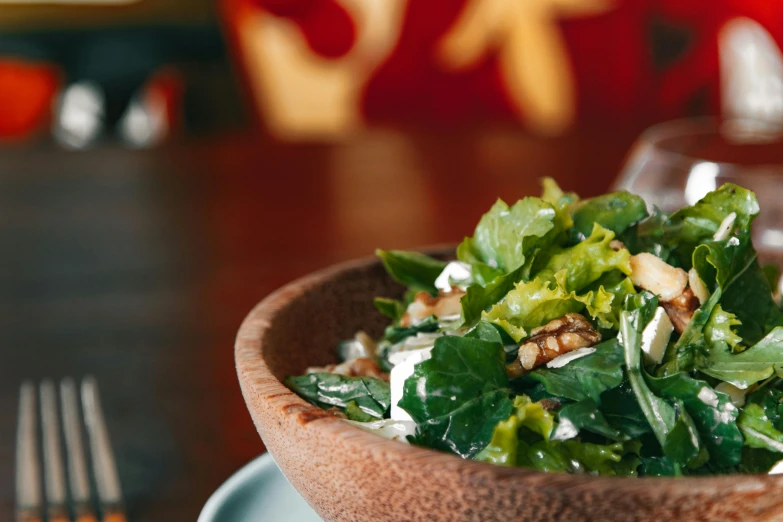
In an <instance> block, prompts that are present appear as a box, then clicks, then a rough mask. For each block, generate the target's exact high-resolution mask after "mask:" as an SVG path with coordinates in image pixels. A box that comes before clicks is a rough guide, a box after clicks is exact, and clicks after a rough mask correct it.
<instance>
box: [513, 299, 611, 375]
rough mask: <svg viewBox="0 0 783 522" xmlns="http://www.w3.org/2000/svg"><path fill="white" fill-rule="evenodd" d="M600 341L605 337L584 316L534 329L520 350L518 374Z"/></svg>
mask: <svg viewBox="0 0 783 522" xmlns="http://www.w3.org/2000/svg"><path fill="white" fill-rule="evenodd" d="M600 340H601V334H599V333H598V332H597V331H596V330H595V328H593V325H591V324H590V322H589V321H588V320H587V319H585V317H584V316H583V315H581V314H575V313H571V314H565V315H564V316H563V317H561V318H560V319H555V320H554V321H550V322H549V323H547V324H546V325H544V326H539V327H538V328H534V329H533V330H531V332H530V337H528V339H527V340H526V341H525V342H524V344H522V345H521V346H520V347H519V354H518V355H517V361H515V362H518V363H519V364H518V365H516V369H517V371H518V370H519V366H521V369H522V370H524V371H529V370H532V369H533V368H535V367H537V366H541V365H542V364H546V363H548V362H549V361H551V360H552V359H554V358H555V357H558V356H560V355H563V354H566V353H568V352H572V351H574V350H576V349H577V348H586V347H588V346H593V345H595V344H597V343H598V342H599V341H600ZM509 366H511V365H509ZM507 370H511V369H510V368H507Z"/></svg>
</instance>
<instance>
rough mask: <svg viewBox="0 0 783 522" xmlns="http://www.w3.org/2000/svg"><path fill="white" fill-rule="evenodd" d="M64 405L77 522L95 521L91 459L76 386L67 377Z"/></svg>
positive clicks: (62, 393)
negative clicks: (85, 450)
mask: <svg viewBox="0 0 783 522" xmlns="http://www.w3.org/2000/svg"><path fill="white" fill-rule="evenodd" d="M60 402H61V407H62V413H63V432H64V433H65V448H66V452H65V453H66V455H67V458H68V482H69V484H70V487H71V500H72V501H73V508H74V515H75V518H76V520H77V522H86V521H90V520H95V511H94V510H93V508H92V506H91V504H90V482H89V478H88V477H89V475H88V471H87V456H86V454H85V452H84V444H83V443H82V440H83V439H82V429H81V417H79V404H78V401H77V395H76V384H75V383H74V381H73V379H71V378H70V377H67V378H65V379H63V380H62V382H61V383H60Z"/></svg>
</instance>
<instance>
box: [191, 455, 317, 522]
mask: <svg viewBox="0 0 783 522" xmlns="http://www.w3.org/2000/svg"><path fill="white" fill-rule="evenodd" d="M294 521H295V522H322V520H321V518H320V517H319V516H318V515H317V514H316V513H315V511H313V509H312V508H311V507H310V506H309V505H307V502H305V501H304V499H303V498H302V497H301V496H300V495H299V493H297V492H296V490H295V489H294V487H293V486H292V485H291V484H289V483H288V480H286V478H285V476H284V475H283V473H282V472H281V471H280V469H279V468H278V467H277V464H275V461H274V460H273V459H272V456H271V455H270V454H269V453H264V454H263V455H261V456H260V457H257V458H256V459H254V460H252V461H251V462H250V463H249V464H247V465H245V467H243V468H242V469H240V470H239V471H237V472H236V473H234V474H233V475H232V476H231V477H230V478H229V479H228V480H227V481H225V482H224V483H223V485H222V486H220V487H219V488H218V489H217V491H215V492H214V493H213V494H212V496H211V497H209V500H208V501H207V503H206V504H204V509H202V510H201V515H199V517H198V522H294Z"/></svg>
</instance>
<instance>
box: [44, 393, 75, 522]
mask: <svg viewBox="0 0 783 522" xmlns="http://www.w3.org/2000/svg"><path fill="white" fill-rule="evenodd" d="M40 394H41V431H42V433H43V461H44V489H45V491H46V504H47V505H46V512H47V519H48V520H49V521H50V522H60V521H63V522H67V521H68V519H69V518H70V516H69V514H68V506H67V504H66V502H65V468H64V465H63V454H62V447H61V445H60V423H59V418H58V415H57V395H56V392H55V389H54V383H53V382H52V381H51V379H46V380H44V381H43V382H41V387H40Z"/></svg>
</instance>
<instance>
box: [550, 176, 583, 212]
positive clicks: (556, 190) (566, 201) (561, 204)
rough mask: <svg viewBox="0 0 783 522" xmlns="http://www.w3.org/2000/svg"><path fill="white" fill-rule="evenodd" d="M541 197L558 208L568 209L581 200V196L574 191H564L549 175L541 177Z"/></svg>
mask: <svg viewBox="0 0 783 522" xmlns="http://www.w3.org/2000/svg"><path fill="white" fill-rule="evenodd" d="M541 188H542V189H543V190H542V193H541V199H543V200H544V201H546V202H547V203H550V204H551V205H552V206H554V207H555V208H557V209H567V208H568V207H569V206H571V205H573V204H574V203H576V202H577V201H579V196H578V195H577V194H576V193H574V192H563V190H562V189H561V188H560V186H559V185H558V184H557V182H556V181H555V180H554V179H552V178H549V177H545V178H541Z"/></svg>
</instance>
